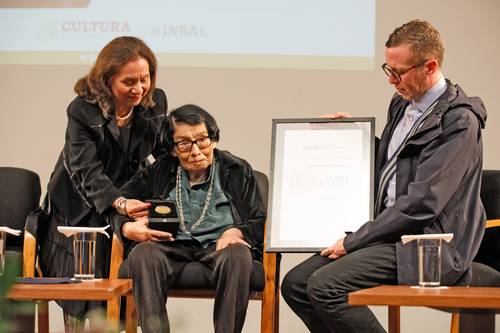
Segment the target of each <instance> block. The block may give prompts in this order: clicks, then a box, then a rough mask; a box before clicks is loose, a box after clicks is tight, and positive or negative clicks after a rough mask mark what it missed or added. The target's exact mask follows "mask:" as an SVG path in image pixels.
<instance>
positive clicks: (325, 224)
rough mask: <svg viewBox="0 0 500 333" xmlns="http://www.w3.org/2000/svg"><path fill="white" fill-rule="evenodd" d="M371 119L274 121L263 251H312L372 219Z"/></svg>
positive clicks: (373, 129)
mask: <svg viewBox="0 0 500 333" xmlns="http://www.w3.org/2000/svg"><path fill="white" fill-rule="evenodd" d="M374 131H375V119H374V118H342V119H336V120H331V119H324V118H318V119H316V118H312V119H273V131H272V150H271V174H270V196H269V205H268V206H269V210H268V221H267V224H266V251H268V252H317V251H319V250H321V249H324V248H325V247H328V246H330V245H332V244H333V243H334V242H335V241H337V240H338V239H339V238H341V237H343V236H345V235H346V232H352V231H356V230H357V229H358V228H359V227H360V226H361V225H362V224H363V223H365V222H367V221H370V220H372V218H373V187H374V180H373V179H374V177H373V173H374V156H375V152H374V150H375V134H374Z"/></svg>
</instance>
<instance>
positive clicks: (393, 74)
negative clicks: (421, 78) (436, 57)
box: [382, 60, 427, 83]
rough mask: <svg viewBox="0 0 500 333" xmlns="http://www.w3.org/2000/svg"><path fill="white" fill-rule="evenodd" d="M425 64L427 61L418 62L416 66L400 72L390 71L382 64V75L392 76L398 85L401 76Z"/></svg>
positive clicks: (389, 68) (390, 69)
mask: <svg viewBox="0 0 500 333" xmlns="http://www.w3.org/2000/svg"><path fill="white" fill-rule="evenodd" d="M426 62H427V60H424V61H422V62H419V63H418V64H416V65H413V66H411V67H408V68H407V69H403V70H402V71H396V70H394V69H392V68H391V67H389V66H387V64H386V63H384V64H383V65H382V70H383V71H384V73H385V74H386V75H387V76H391V75H392V77H393V78H395V79H396V81H397V82H398V83H399V82H401V77H402V76H403V75H405V74H406V73H408V72H409V71H411V70H412V69H415V68H417V67H420V66H422V65H423V64H425V63H426Z"/></svg>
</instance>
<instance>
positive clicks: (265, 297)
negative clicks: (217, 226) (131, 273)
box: [110, 171, 280, 333]
mask: <svg viewBox="0 0 500 333" xmlns="http://www.w3.org/2000/svg"><path fill="white" fill-rule="evenodd" d="M254 174H255V177H256V179H257V184H258V186H259V191H260V193H261V195H262V198H263V199H264V202H265V203H267V194H268V188H269V183H268V180H267V177H266V175H265V174H263V173H261V172H258V171H254ZM264 239H265V237H264ZM264 248H265V246H264ZM123 255H124V247H123V244H122V242H121V241H120V240H119V238H118V237H117V236H116V235H114V236H113V245H112V250H111V269H110V278H117V277H118V270H119V268H120V265H121V264H122V262H123ZM189 265H193V266H192V267H191V268H190V267H186V270H189V269H192V271H196V269H197V268H196V266H197V265H201V264H199V263H190V264H189ZM189 265H188V266H189ZM279 267H280V256H279V254H276V253H265V252H264V253H263V260H262V263H260V262H257V261H254V273H255V275H254V276H259V275H260V276H262V271H263V273H264V274H263V275H264V280H263V281H262V282H261V283H257V284H260V285H257V286H255V288H254V289H255V290H252V292H251V295H250V299H252V300H260V301H261V302H262V306H261V333H277V332H278V331H279ZM185 273H186V274H190V273H189V272H185ZM183 274H184V273H183ZM181 276H182V275H181ZM179 280H182V279H179ZM260 280H262V279H260ZM214 295H215V293H214V290H211V289H207V288H206V287H204V286H199V285H197V286H185V285H174V286H173V288H172V290H170V291H169V293H168V297H180V298H213V297H214ZM127 311H128V309H127Z"/></svg>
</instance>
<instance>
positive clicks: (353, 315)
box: [281, 244, 397, 333]
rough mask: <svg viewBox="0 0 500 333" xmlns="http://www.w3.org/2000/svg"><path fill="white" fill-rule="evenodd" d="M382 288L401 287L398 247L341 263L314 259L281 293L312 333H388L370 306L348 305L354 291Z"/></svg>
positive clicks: (365, 253) (292, 275)
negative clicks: (384, 286)
mask: <svg viewBox="0 0 500 333" xmlns="http://www.w3.org/2000/svg"><path fill="white" fill-rule="evenodd" d="M381 284H397V269H396V247H395V245H394V244H382V245H376V246H372V247H368V248H364V249H360V250H357V251H354V252H352V253H349V254H347V255H345V256H343V257H341V258H339V259H337V260H331V259H328V258H326V257H321V256H320V255H319V254H317V255H314V256H312V257H311V258H309V259H307V260H305V261H304V262H302V263H301V264H299V265H297V266H296V267H295V268H293V269H292V270H290V271H289V272H288V273H287V274H286V276H285V278H284V279H283V283H282V285H281V293H282V295H283V298H284V299H285V301H286V302H287V304H288V305H289V306H290V307H291V308H292V310H293V311H294V312H295V313H296V314H297V315H298V316H299V317H300V318H301V319H302V321H303V322H304V323H305V324H306V326H307V328H308V329H309V330H310V331H311V332H314V333H320V332H341V333H348V332H353V333H359V332H385V330H384V328H383V327H382V325H380V323H379V322H378V320H377V319H376V317H375V315H374V314H373V313H372V312H371V311H370V309H369V308H368V307H367V306H351V305H349V304H347V296H348V294H349V293H350V292H351V291H355V290H359V289H364V288H370V287H375V286H377V285H381Z"/></svg>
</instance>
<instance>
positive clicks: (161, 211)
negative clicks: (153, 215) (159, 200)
mask: <svg viewBox="0 0 500 333" xmlns="http://www.w3.org/2000/svg"><path fill="white" fill-rule="evenodd" d="M171 211H172V209H171V208H170V207H168V206H156V207H155V212H157V213H158V214H162V215H167V214H168V213H170V212H171Z"/></svg>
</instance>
